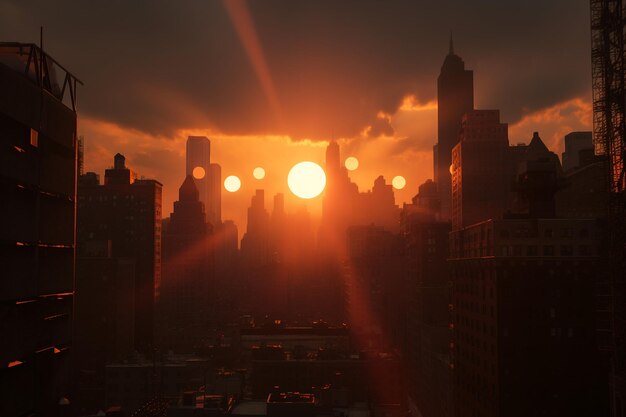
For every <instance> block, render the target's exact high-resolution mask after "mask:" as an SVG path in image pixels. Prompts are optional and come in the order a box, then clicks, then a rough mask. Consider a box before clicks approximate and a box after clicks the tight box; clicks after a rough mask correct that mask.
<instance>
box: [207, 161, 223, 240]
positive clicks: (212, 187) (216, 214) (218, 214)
mask: <svg viewBox="0 0 626 417" xmlns="http://www.w3.org/2000/svg"><path fill="white" fill-rule="evenodd" d="M204 204H205V206H204V207H205V210H206V214H207V222H209V223H210V224H211V225H213V228H216V227H217V226H219V225H220V224H221V223H222V167H221V166H220V165H219V164H214V163H212V164H210V165H209V201H208V203H204Z"/></svg>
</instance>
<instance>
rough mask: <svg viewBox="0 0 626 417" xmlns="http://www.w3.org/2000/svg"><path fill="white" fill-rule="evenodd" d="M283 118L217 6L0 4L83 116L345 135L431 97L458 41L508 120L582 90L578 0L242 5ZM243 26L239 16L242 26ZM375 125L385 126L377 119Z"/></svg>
mask: <svg viewBox="0 0 626 417" xmlns="http://www.w3.org/2000/svg"><path fill="white" fill-rule="evenodd" d="M247 5H248V9H249V13H250V21H251V22H252V23H253V27H251V28H249V29H250V30H251V31H253V32H254V35H255V36H256V39H258V45H259V46H260V49H259V50H260V51H261V52H262V54H263V59H264V62H265V63H266V68H267V72H268V74H267V76H268V77H271V80H272V81H273V84H274V85H273V88H274V91H275V93H273V94H275V100H276V101H277V103H278V105H279V106H280V109H281V113H282V114H281V117H280V118H278V119H277V118H276V117H274V116H273V114H272V113H273V111H272V107H273V105H272V100H274V99H268V97H267V91H266V90H267V89H266V88H264V87H262V84H261V83H260V82H259V77H258V76H257V75H256V74H255V71H254V68H253V65H251V61H250V59H249V58H248V54H247V53H246V47H245V42H244V43H242V41H241V37H240V36H239V35H238V33H237V30H236V29H235V27H236V26H235V25H233V20H232V19H231V18H230V16H229V14H228V13H227V11H226V8H225V7H224V5H223V3H222V2H219V1H208V2H196V1H193V2H191V1H180V2H172V1H169V0H135V1H133V2H126V1H122V0H112V1H106V2H98V1H96V2H74V1H71V0H59V1H56V2H48V1H44V0H35V1H30V2H21V1H18V0H4V1H3V3H2V10H3V11H7V13H0V38H1V39H4V40H18V41H38V29H39V25H40V24H43V26H44V27H45V46H46V49H47V50H48V51H49V52H50V53H51V54H52V55H53V56H54V57H55V58H57V59H58V60H59V61H60V62H61V63H62V64H63V65H64V66H66V67H67V68H69V69H70V70H71V71H72V72H74V73H76V74H77V75H78V76H79V77H80V78H81V79H83V80H84V81H85V87H84V88H82V89H81V91H79V106H80V107H79V108H80V111H81V114H82V115H86V116H89V117H92V118H96V119H99V120H108V121H111V122H113V123H116V124H119V125H121V126H125V127H128V128H132V129H137V130H140V131H143V132H147V133H150V134H152V135H155V136H159V135H161V136H166V137H171V136H172V135H173V134H174V133H175V132H177V131H178V130H180V129H207V128H210V129H212V130H215V131H219V132H222V133H224V134H229V135H250V134H252V135H257V134H270V135H288V136H290V137H291V138H294V139H301V138H311V139H314V140H323V139H328V138H330V136H331V135H333V134H334V135H335V136H336V137H353V136H355V135H358V134H359V132H361V131H362V130H363V129H364V128H366V127H367V126H370V125H372V123H374V125H372V130H373V133H374V134H375V135H374V136H376V134H378V133H380V134H389V133H390V130H389V126H386V125H384V120H380V119H379V118H377V115H378V114H379V112H381V111H382V112H384V113H386V114H394V113H395V112H396V110H397V109H398V107H400V106H401V105H402V102H403V98H404V97H406V96H407V95H413V96H414V97H416V99H417V101H419V102H424V103H427V102H430V101H432V100H434V99H435V94H436V88H435V87H436V77H437V74H438V72H439V67H440V65H441V63H442V61H443V58H444V56H445V54H446V53H447V45H448V36H449V32H450V30H451V31H452V32H453V33H454V38H455V50H456V52H457V53H458V54H459V55H461V56H462V57H463V58H464V59H465V61H466V64H467V67H468V68H470V69H473V70H474V71H475V81H476V82H475V84H476V104H477V107H479V108H500V109H502V115H503V119H505V120H509V121H511V122H516V121H517V120H519V119H520V118H522V117H523V116H524V115H525V114H527V113H529V112H533V111H536V110H538V109H541V108H545V107H549V106H552V105H555V104H556V103H559V102H563V101H565V100H568V99H572V98H574V97H582V96H588V95H589V91H590V80H589V78H590V77H589V74H590V64H589V29H588V26H589V16H588V13H589V12H588V2H587V1H586V0H555V1H551V2H545V1H540V0H529V1H525V2H493V1H489V0H476V1H472V2H467V1H464V0H447V1H442V2H439V3H435V2H419V1H401V0H395V1H385V2H380V1H375V0H363V1H352V0H346V1H334V0H303V1H298V2H284V1H281V0H264V1H256V2H247ZM244 26H245V25H244ZM377 124H380V126H378V125H377Z"/></svg>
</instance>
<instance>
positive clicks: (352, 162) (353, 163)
mask: <svg viewBox="0 0 626 417" xmlns="http://www.w3.org/2000/svg"><path fill="white" fill-rule="evenodd" d="M344 164H345V166H346V169H347V170H348V171H354V170H355V169H357V168H358V167H359V160H358V159H356V158H355V157H354V156H350V157H348V158H346V162H345V163H344Z"/></svg>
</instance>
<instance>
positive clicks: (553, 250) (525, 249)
mask: <svg viewBox="0 0 626 417" xmlns="http://www.w3.org/2000/svg"><path fill="white" fill-rule="evenodd" d="M557 252H558V253H557ZM575 252H577V253H575ZM574 255H578V256H592V255H593V253H592V251H591V248H590V247H589V245H578V250H577V251H575V250H574V245H559V246H557V245H543V246H539V245H503V246H500V256H574Z"/></svg>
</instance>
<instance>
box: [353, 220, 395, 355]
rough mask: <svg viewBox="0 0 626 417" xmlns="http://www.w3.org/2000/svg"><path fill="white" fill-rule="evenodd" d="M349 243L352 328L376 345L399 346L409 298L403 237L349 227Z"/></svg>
mask: <svg viewBox="0 0 626 417" xmlns="http://www.w3.org/2000/svg"><path fill="white" fill-rule="evenodd" d="M347 242H348V244H347V248H348V259H347V261H348V262H347V263H348V265H349V271H348V273H347V280H348V282H347V283H346V303H347V311H348V313H349V317H350V325H351V327H352V328H353V330H354V331H355V332H359V333H362V334H366V335H368V337H372V340H374V341H375V342H381V341H383V342H385V343H394V344H396V345H399V344H400V341H401V339H402V336H403V334H404V327H403V326H404V323H405V322H406V320H405V315H404V313H405V312H404V309H403V308H404V305H405V304H406V295H407V294H406V291H405V282H404V274H403V273H402V272H403V261H404V254H403V250H402V249H403V248H402V241H401V240H400V237H399V236H398V235H397V234H393V233H391V232H389V231H386V230H384V229H383V228H382V227H378V226H373V225H371V226H350V227H349V228H348V231H347ZM381 346H383V347H384V345H381Z"/></svg>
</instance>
